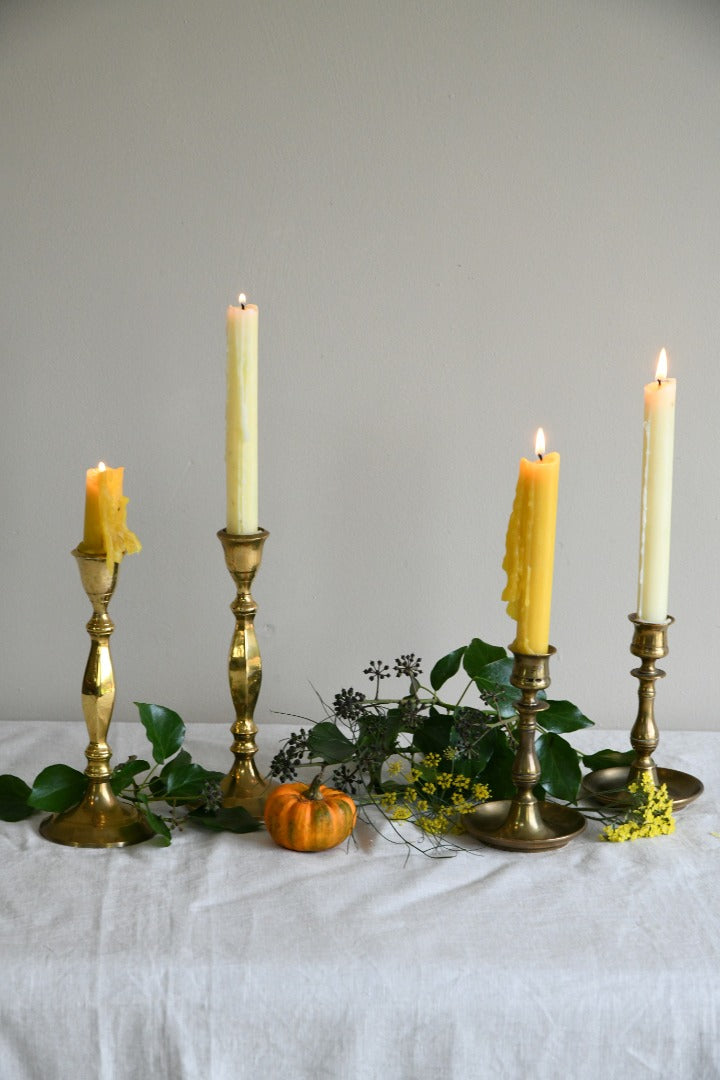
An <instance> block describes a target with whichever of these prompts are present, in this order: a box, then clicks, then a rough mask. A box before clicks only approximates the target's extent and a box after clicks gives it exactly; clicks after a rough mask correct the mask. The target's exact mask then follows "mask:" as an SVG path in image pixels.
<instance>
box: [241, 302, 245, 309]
mask: <svg viewBox="0 0 720 1080" xmlns="http://www.w3.org/2000/svg"><path fill="white" fill-rule="evenodd" d="M240 307H241V308H242V309H243V311H244V310H245V305H244V304H243V302H242V301H240Z"/></svg>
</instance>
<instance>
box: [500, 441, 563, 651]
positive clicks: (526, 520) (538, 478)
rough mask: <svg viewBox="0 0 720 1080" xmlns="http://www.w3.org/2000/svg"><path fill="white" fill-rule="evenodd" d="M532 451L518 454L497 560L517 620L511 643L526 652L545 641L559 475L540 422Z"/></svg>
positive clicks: (543, 648) (505, 594) (510, 612)
mask: <svg viewBox="0 0 720 1080" xmlns="http://www.w3.org/2000/svg"><path fill="white" fill-rule="evenodd" d="M535 453H536V455H537V461H528V460H527V458H521V459H520V471H519V474H518V482H517V488H516V490H515V502H514V503H513V508H512V514H511V515H510V522H509V524H508V530H507V539H506V542H505V558H504V560H503V569H504V570H505V571H506V573H507V585H506V586H505V589H504V591H503V594H502V598H503V600H507V611H508V615H510V616H511V617H512V618H513V619H516V620H517V633H516V635H515V641H514V642H513V644H512V646H511V648H512V649H513V650H514V651H515V652H519V653H525V654H527V655H529V656H537V655H540V654H542V653H546V652H547V651H548V644H549V641H550V604H551V600H552V581H553V564H554V559H555V520H556V517H557V500H558V481H559V477H560V455H559V454H556V453H552V454H546V453H545V436H544V434H543V429H542V428H539V429H538V432H537V437H536V440H535Z"/></svg>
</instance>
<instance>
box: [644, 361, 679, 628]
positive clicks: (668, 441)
mask: <svg viewBox="0 0 720 1080" xmlns="http://www.w3.org/2000/svg"><path fill="white" fill-rule="evenodd" d="M674 442H675V379H668V377H667V353H666V352H665V350H664V349H663V350H662V352H661V353H660V356H659V358H658V363H657V371H656V373H655V380H654V381H653V382H651V383H648V384H647V385H646V387H645V416H644V420H643V456H642V493H641V501H640V558H639V569H638V601H637V615H638V618H639V619H640V620H641V621H642V622H648V623H662V622H665V620H666V619H667V615H668V582H669V579H670V517H671V511H672V474H673V446H674Z"/></svg>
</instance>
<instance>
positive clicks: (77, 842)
mask: <svg viewBox="0 0 720 1080" xmlns="http://www.w3.org/2000/svg"><path fill="white" fill-rule="evenodd" d="M72 554H73V555H74V556H75V558H76V559H77V563H78V567H79V569H80V579H81V581H82V583H83V588H84V589H85V592H86V593H87V595H88V598H89V600H90V603H91V604H92V609H93V614H92V618H91V619H90V622H89V623H88V624H87V632H88V634H89V635H90V655H89V657H88V661H87V665H86V667H85V674H84V676H83V683H82V710H83V714H84V716H85V723H86V724H87V729H88V734H89V736H90V743H89V745H88V748H87V750H86V751H85V757H86V758H87V761H88V764H87V768H86V769H85V775H86V776H87V778H88V785H87V790H86V791H85V795H84V796H83V799H82V801H81V802H80V803H79V804H78V805H77V806H75V807H73V808H72V809H71V810H66V811H64V812H63V813H61V814H53V815H52V816H51V817H49V818H46V819H45V820H44V821H43V823H42V824H41V826H40V832H41V834H42V835H43V836H44V837H45V839H46V840H52V841H53V842H54V843H56V844H67V845H69V846H71V847H88V848H110V847H126V846H127V845H129V844H139V843H140V842H141V841H143V840H148V839H149V838H150V837H151V836H152V835H153V833H152V830H151V829H150V828H148V826H147V825H146V824H145V822H144V821H143V820H142V818H141V817H140V815H139V813H138V811H137V810H136V808H135V807H134V806H132V805H131V804H130V803H126V802H121V801H120V800H119V799H117V798H116V796H115V794H114V792H113V790H112V787H111V786H110V776H111V769H110V765H109V762H110V757H111V752H110V747H109V746H108V744H107V742H106V738H107V733H108V728H109V727H110V720H111V718H112V711H113V705H114V704H115V677H114V674H113V667H112V660H111V658H110V635H111V634H112V632H113V630H114V629H115V626H114V624H113V622H112V620H111V618H110V616H109V615H108V613H107V608H108V604H109V603H110V598H111V597H112V594H113V592H114V591H115V584H116V582H117V573H118V564H117V563H115V564H114V565H113V566H112V567H108V566H107V563H106V559H105V556H104V555H86V554H85V553H84V552H81V551H79V550H78V549H76V550H75V551H73V553H72Z"/></svg>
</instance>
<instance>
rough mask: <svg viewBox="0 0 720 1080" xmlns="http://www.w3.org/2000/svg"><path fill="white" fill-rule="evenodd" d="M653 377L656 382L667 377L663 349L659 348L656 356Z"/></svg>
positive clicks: (665, 354) (665, 357) (665, 356)
mask: <svg viewBox="0 0 720 1080" xmlns="http://www.w3.org/2000/svg"><path fill="white" fill-rule="evenodd" d="M655 378H656V379H657V381H658V382H662V381H663V379H667V353H666V352H665V350H664V349H661V350H660V355H659V356H658V362H657V368H656V370H655Z"/></svg>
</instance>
